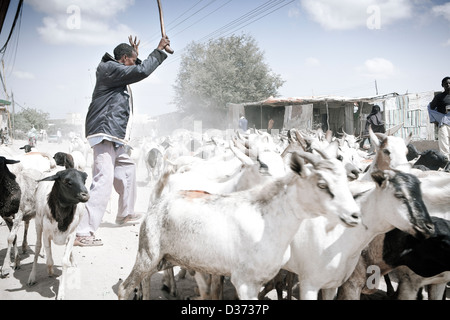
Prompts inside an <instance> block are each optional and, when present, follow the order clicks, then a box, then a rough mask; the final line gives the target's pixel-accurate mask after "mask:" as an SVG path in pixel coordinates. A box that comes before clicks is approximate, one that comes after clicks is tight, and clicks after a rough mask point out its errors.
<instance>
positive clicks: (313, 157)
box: [295, 151, 320, 167]
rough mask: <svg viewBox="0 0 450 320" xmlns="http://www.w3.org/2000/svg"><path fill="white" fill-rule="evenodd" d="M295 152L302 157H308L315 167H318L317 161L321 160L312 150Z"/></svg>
mask: <svg viewBox="0 0 450 320" xmlns="http://www.w3.org/2000/svg"><path fill="white" fill-rule="evenodd" d="M295 153H296V154H297V155H298V156H300V157H301V158H303V159H306V160H307V161H308V162H309V163H311V164H312V165H313V166H314V167H316V165H317V163H318V162H319V161H320V159H319V157H318V156H317V155H315V154H312V153H311V152H304V151H295Z"/></svg>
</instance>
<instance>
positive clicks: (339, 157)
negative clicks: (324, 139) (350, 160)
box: [336, 155, 344, 161]
mask: <svg viewBox="0 0 450 320" xmlns="http://www.w3.org/2000/svg"><path fill="white" fill-rule="evenodd" d="M336 159H338V160H339V161H342V160H344V157H343V156H341V155H338V156H337V157H336Z"/></svg>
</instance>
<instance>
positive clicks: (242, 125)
mask: <svg viewBox="0 0 450 320" xmlns="http://www.w3.org/2000/svg"><path fill="white" fill-rule="evenodd" d="M247 126H248V121H247V119H246V118H245V116H244V115H243V114H242V113H241V114H240V118H239V129H241V130H242V131H244V132H245V131H247Z"/></svg>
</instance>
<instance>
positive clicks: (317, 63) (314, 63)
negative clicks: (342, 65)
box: [305, 58, 320, 67]
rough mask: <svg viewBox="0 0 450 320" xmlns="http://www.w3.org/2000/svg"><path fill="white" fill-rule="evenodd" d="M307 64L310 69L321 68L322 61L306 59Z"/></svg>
mask: <svg viewBox="0 0 450 320" xmlns="http://www.w3.org/2000/svg"><path fill="white" fill-rule="evenodd" d="M305 64H306V66H308V67H319V66H320V61H319V59H317V58H308V59H306V62H305Z"/></svg>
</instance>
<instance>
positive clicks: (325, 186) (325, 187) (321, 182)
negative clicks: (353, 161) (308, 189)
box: [317, 181, 328, 190]
mask: <svg viewBox="0 0 450 320" xmlns="http://www.w3.org/2000/svg"><path fill="white" fill-rule="evenodd" d="M317 186H318V187H319V188H320V189H322V190H326V189H328V184H327V183H326V182H325V181H319V182H318V183H317Z"/></svg>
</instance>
